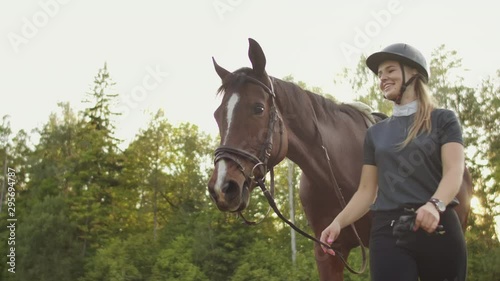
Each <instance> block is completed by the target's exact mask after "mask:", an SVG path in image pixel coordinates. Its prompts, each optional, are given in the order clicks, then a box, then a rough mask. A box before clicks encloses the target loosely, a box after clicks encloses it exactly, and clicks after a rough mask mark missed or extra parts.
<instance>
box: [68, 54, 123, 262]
mask: <svg viewBox="0 0 500 281" xmlns="http://www.w3.org/2000/svg"><path fill="white" fill-rule="evenodd" d="M113 86H114V82H113V81H112V79H111V77H110V74H109V72H108V70H107V66H106V64H105V65H104V67H103V68H101V69H99V71H98V74H97V75H96V76H95V79H94V84H93V86H92V87H91V91H90V92H88V93H87V97H86V99H85V100H84V102H85V103H88V104H90V105H89V107H88V108H86V109H85V110H84V111H83V117H82V119H81V120H80V121H79V123H78V130H76V131H75V137H76V140H75V142H76V144H75V146H76V149H75V150H76V151H75V152H74V153H73V154H72V158H73V159H74V160H75V162H74V163H75V164H74V165H72V166H73V171H72V177H73V180H74V182H75V186H74V188H73V189H72V191H73V195H74V197H73V200H72V204H71V210H72V213H71V214H72V219H73V220H75V221H76V222H78V229H79V231H80V235H79V239H81V240H82V241H83V248H82V253H83V254H84V255H85V254H86V253H87V250H89V249H90V250H91V251H95V249H97V248H99V247H101V246H103V245H104V244H105V243H106V242H107V240H108V239H110V237H111V236H112V235H113V234H114V233H119V232H120V229H121V226H120V224H118V223H116V220H115V219H114V215H115V214H117V213H120V210H117V209H116V208H114V205H113V197H114V194H113V188H114V187H117V186H118V185H119V182H118V175H119V173H120V171H121V168H122V167H121V162H122V160H121V158H120V154H119V150H118V140H117V139H116V138H114V136H113V135H114V129H115V127H114V125H113V121H112V117H113V115H114V113H112V112H111V110H110V107H111V105H112V104H113V101H114V98H115V97H116V94H114V93H112V91H113ZM75 156H76V157H75Z"/></svg>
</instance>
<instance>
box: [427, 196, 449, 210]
mask: <svg viewBox="0 0 500 281" xmlns="http://www.w3.org/2000/svg"><path fill="white" fill-rule="evenodd" d="M429 202H431V203H432V204H433V205H434V207H436V210H438V212H439V213H440V214H441V213H443V212H444V211H446V205H445V204H444V202H443V201H441V200H439V199H437V198H431V200H429Z"/></svg>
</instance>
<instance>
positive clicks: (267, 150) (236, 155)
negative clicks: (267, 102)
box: [214, 74, 283, 184]
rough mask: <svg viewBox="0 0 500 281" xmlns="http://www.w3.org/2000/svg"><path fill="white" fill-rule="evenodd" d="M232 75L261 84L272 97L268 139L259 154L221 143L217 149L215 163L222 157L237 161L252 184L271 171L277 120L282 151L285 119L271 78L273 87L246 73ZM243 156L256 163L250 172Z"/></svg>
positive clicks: (279, 149) (241, 170) (279, 150)
mask: <svg viewBox="0 0 500 281" xmlns="http://www.w3.org/2000/svg"><path fill="white" fill-rule="evenodd" d="M230 75H238V76H239V77H240V78H241V79H244V81H245V82H250V83H253V84H256V85H258V86H260V87H261V88H262V89H264V91H265V92H266V93H267V94H269V96H270V97H271V107H270V109H269V122H268V129H267V133H266V140H265V142H264V145H263V146H262V149H261V150H260V152H259V154H258V156H255V155H254V154H252V153H250V152H247V151H245V150H243V149H239V148H234V147H230V146H227V145H221V146H219V147H218V148H217V149H216V150H215V159H214V164H216V163H217V162H218V161H219V160H221V159H230V160H232V161H233V162H234V163H236V165H237V166H238V169H239V170H240V172H242V173H243V176H244V177H245V181H246V182H247V183H249V184H250V183H251V181H257V180H262V181H263V180H264V178H265V176H266V174H267V172H269V170H268V167H267V164H268V161H269V157H271V151H272V150H273V137H274V129H275V126H276V122H278V124H279V126H280V131H279V133H280V142H279V148H278V155H279V153H280V152H281V149H282V143H283V120H282V119H281V117H280V115H279V113H278V109H277V107H276V104H275V98H276V94H275V93H274V88H273V83H272V81H271V80H270V81H269V82H270V85H271V87H268V86H267V85H266V84H264V83H262V82H260V81H259V80H257V79H256V78H253V77H251V76H248V75H245V74H230ZM241 158H243V159H246V160H248V161H250V162H251V163H252V164H253V165H254V166H253V168H252V170H251V171H250V172H247V171H245V167H244V166H243V164H242V163H241V160H240V159H241ZM256 169H260V175H261V178H259V179H257V178H256V175H255V171H256Z"/></svg>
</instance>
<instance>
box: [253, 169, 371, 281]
mask: <svg viewBox="0 0 500 281" xmlns="http://www.w3.org/2000/svg"><path fill="white" fill-rule="evenodd" d="M270 175H271V188H273V186H274V169H271V170H270ZM256 182H257V185H258V186H259V187H260V189H261V190H262V192H263V193H264V196H266V199H267V202H268V203H269V206H271V208H272V209H273V210H274V212H275V213H276V215H277V216H278V217H279V218H280V219H281V220H282V221H284V222H285V223H286V224H288V225H289V226H290V227H291V228H293V230H295V231H297V232H298V233H300V234H301V235H302V236H304V237H306V238H308V239H310V240H312V241H314V242H316V243H318V244H320V245H323V246H325V247H327V248H328V249H331V250H332V251H334V252H335V256H336V257H338V258H339V259H340V260H341V261H342V263H343V264H344V266H345V267H346V268H347V270H349V271H350V272H351V273H354V274H361V273H363V272H364V271H365V270H366V253H365V251H364V250H363V264H362V265H361V269H360V270H359V271H357V270H355V269H354V268H352V267H351V266H350V265H349V263H347V261H346V259H345V258H344V256H343V255H342V253H341V252H339V251H337V250H335V249H334V248H333V247H332V246H331V245H328V244H326V243H323V242H321V241H320V240H318V239H317V238H316V237H314V236H311V235H310V234H308V233H307V232H305V231H303V230H302V229H300V228H298V227H297V226H296V225H295V224H293V223H292V222H291V221H289V220H288V219H287V218H285V216H283V214H282V213H281V212H280V210H279V209H278V207H277V206H276V202H275V201H274V198H273V196H272V195H271V193H270V192H269V190H268V189H267V188H266V185H265V184H264V182H263V181H262V180H261V179H260V180H257V181H256ZM361 245H362V244H361ZM363 249H364V248H363Z"/></svg>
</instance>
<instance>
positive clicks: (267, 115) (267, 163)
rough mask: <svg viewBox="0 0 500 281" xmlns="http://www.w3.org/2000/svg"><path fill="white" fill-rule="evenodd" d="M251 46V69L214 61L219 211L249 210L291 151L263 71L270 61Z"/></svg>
mask: <svg viewBox="0 0 500 281" xmlns="http://www.w3.org/2000/svg"><path fill="white" fill-rule="evenodd" d="M249 43H250V46H249V50H248V56H249V58H250V61H251V64H252V68H247V67H244V68H240V69H238V70H236V71H234V72H230V71H228V70H226V69H224V68H223V67H221V66H219V65H218V64H217V62H216V61H215V59H213V63H214V67H215V71H216V72H217V74H218V75H219V77H220V78H221V79H222V86H221V87H220V88H219V93H222V94H223V97H222V102H221V104H220V106H219V107H218V108H217V109H216V110H215V112H214V117H215V120H216V121H217V125H218V127H219V134H220V146H219V147H218V148H217V149H216V150H215V160H214V165H215V167H214V171H213V173H212V176H211V178H210V180H209V183H208V190H209V193H210V196H211V198H212V199H213V201H214V202H215V203H216V205H217V207H218V208H219V210H221V211H229V212H239V211H242V210H243V209H245V208H246V207H247V206H248V203H249V200H250V193H251V192H252V190H253V189H254V188H255V186H256V181H258V180H263V179H264V178H265V176H266V174H267V171H268V170H269V168H271V167H273V166H274V165H276V164H277V163H279V162H280V161H281V160H283V158H285V155H286V153H287V149H288V143H287V134H286V129H285V127H284V124H283V120H282V118H281V115H280V113H279V111H278V108H277V106H276V100H275V99H276V93H275V92H274V87H273V81H272V78H271V77H270V76H268V75H267V73H266V70H265V66H266V57H265V55H264V52H263V51H262V48H261V47H260V45H259V44H258V43H257V42H256V41H254V40H253V39H249Z"/></svg>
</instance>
